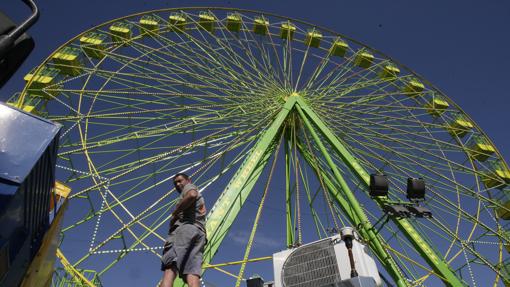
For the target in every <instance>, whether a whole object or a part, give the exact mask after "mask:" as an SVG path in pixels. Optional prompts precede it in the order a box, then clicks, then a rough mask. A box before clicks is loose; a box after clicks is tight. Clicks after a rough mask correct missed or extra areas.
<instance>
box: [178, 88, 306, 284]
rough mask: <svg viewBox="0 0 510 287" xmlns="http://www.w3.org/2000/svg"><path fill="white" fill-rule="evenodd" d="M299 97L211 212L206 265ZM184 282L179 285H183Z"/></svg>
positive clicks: (286, 108) (290, 102)
mask: <svg viewBox="0 0 510 287" xmlns="http://www.w3.org/2000/svg"><path fill="white" fill-rule="evenodd" d="M296 100H297V97H289V99H288V100H287V101H286V103H285V104H284V105H283V108H282V110H281V111H280V112H279V113H278V115H277V116H276V118H275V120H274V121H273V123H272V124H271V126H270V127H269V128H268V129H267V130H266V131H265V132H264V134H263V135H262V136H261V138H260V140H259V141H258V142H257V143H256V145H255V146H254V147H253V149H252V151H251V153H250V154H249V156H248V157H247V158H246V160H245V161H244V162H243V164H242V165H241V167H240V168H239V170H238V171H237V172H236V173H235V175H234V177H233V178H232V179H231V180H230V182H229V184H228V185H227V187H226V188H225V190H224V191H223V193H222V194H221V196H220V197H219V198H218V200H217V201H216V203H215V204H214V206H213V208H212V209H211V211H210V212H209V215H208V217H207V223H206V230H207V237H208V240H209V243H208V244H207V246H206V249H205V252H204V260H203V261H204V264H208V263H209V262H210V261H211V260H212V258H213V256H214V254H215V253H216V251H218V248H219V247H220V245H221V242H222V241H223V239H224V238H225V236H226V234H227V232H228V230H229V228H230V226H231V225H232V223H233V222H234V220H235V218H236V216H237V214H238V213H239V211H240V210H241V208H242V206H243V205H244V203H245V201H246V199H247V198H248V196H249V194H250V192H251V190H252V188H253V186H254V185H255V183H256V182H257V179H258V177H259V176H260V174H261V173H262V170H263V169H264V166H265V165H266V163H267V161H268V159H269V158H270V156H271V151H272V149H273V148H274V140H275V138H277V135H278V134H279V131H280V130H281V127H282V125H283V123H284V121H285V119H286V118H287V116H288V115H289V113H290V111H291V110H292V109H293V107H294V105H295V103H296ZM181 283H182V281H180V282H178V283H177V284H176V286H184V285H181Z"/></svg>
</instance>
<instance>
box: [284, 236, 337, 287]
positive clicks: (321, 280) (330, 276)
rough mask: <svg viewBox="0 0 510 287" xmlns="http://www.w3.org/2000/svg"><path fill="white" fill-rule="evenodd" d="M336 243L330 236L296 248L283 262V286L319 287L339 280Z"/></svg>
mask: <svg viewBox="0 0 510 287" xmlns="http://www.w3.org/2000/svg"><path fill="white" fill-rule="evenodd" d="M334 244H335V241H333V240H331V239H330V238H328V239H324V240H321V241H317V242H315V243H312V244H308V245H305V246H302V247H299V248H297V249H296V250H294V251H293V252H292V253H291V254H290V255H289V257H287V259H286V260H285V263H284V264H283V270H282V281H283V286H284V287H319V286H329V285H334V284H335V283H336V282H339V281H340V273H339V271H338V263H337V259H336V255H335V249H334Z"/></svg>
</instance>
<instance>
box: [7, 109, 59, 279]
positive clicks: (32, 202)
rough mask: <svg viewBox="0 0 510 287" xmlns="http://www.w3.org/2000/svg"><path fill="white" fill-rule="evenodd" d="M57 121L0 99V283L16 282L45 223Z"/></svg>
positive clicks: (37, 248) (53, 168) (46, 221)
mask: <svg viewBox="0 0 510 287" xmlns="http://www.w3.org/2000/svg"><path fill="white" fill-rule="evenodd" d="M60 130H61V126H60V125H58V124H55V123H53V122H50V121H48V120H45V119H43V118H40V117H37V116H35V115H33V114H30V113H26V112H24V111H21V110H18V109H16V108H13V107H11V106H8V105H7V104H5V103H2V102H0V226H1V228H0V266H1V268H0V286H18V285H19V284H20V282H21V280H22V279H23V275H24V274H25V272H26V270H27V268H28V266H29V264H30V262H31V260H32V259H33V258H34V255H35V254H36V253H37V251H38V250H39V247H40V246H41V242H42V239H43V237H44V235H45V233H46V231H47V230H48V228H49V212H48V211H49V210H50V198H51V190H52V188H53V186H54V183H55V164H56V160H57V149H58V141H59V134H60Z"/></svg>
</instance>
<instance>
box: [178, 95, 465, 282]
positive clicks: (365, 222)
mask: <svg viewBox="0 0 510 287" xmlns="http://www.w3.org/2000/svg"><path fill="white" fill-rule="evenodd" d="M293 112H296V113H297V114H298V115H299V118H300V119H301V120H302V122H303V123H304V125H305V127H306V129H307V130H308V131H309V132H310V134H311V135H312V137H313V139H314V141H315V142H316V144H317V145H318V147H319V149H320V151H321V152H322V155H323V156H324V158H325V159H326V161H327V163H328V166H329V168H330V169H331V171H332V172H333V175H334V178H328V176H327V175H325V174H322V176H323V177H324V179H325V181H326V185H327V186H328V190H329V192H330V193H331V195H332V197H333V199H334V200H335V201H336V202H337V203H338V204H339V205H340V207H341V208H342V209H343V211H344V212H345V213H346V215H347V216H348V217H349V218H350V220H351V221H352V222H353V223H355V224H356V225H357V226H358V227H359V228H360V230H359V231H360V233H361V235H362V237H363V238H364V239H365V240H367V241H368V242H369V245H370V247H371V249H372V250H373V252H374V253H375V255H376V256H377V257H378V258H379V259H380V260H381V263H382V264H383V265H384V267H385V268H386V270H387V271H388V273H389V274H390V275H391V276H392V278H393V279H394V280H395V282H396V284H397V286H400V287H404V286H409V284H408V281H407V280H406V279H405V278H404V276H403V274H402V273H401V272H400V271H399V269H398V266H397V265H396V262H395V261H394V258H393V257H392V256H391V254H390V253H389V251H388V250H387V249H386V248H385V246H386V243H385V240H384V239H383V238H382V237H381V236H380V235H378V234H377V233H376V232H375V229H374V227H373V225H372V224H371V222H370V221H369V219H368V218H367V216H366V215H365V213H364V211H363V208H362V206H361V204H360V203H359V202H358V200H357V199H356V197H355V195H354V194H353V192H352V191H351V190H350V188H349V186H348V185H347V183H346V182H345V180H344V179H343V177H342V175H341V174H340V172H339V170H338V168H337V166H336V165H335V164H334V162H333V160H332V159H331V157H330V155H329V154H328V151H327V150H326V148H325V146H324V144H323V143H322V142H321V140H320V137H319V135H318V134H317V131H316V129H317V130H318V131H319V132H320V134H321V135H322V137H324V138H325V139H326V140H327V141H328V142H329V144H330V145H331V146H332V147H333V149H334V152H336V153H337V154H338V155H339V156H340V157H341V158H342V159H343V161H344V162H345V163H346V164H347V166H348V167H349V168H350V169H351V171H352V172H353V173H354V174H355V175H356V176H357V177H358V178H359V179H360V181H361V182H362V183H363V184H364V185H365V187H367V188H368V185H369V181H370V178H369V174H368V173H367V171H366V170H364V168H363V167H362V166H361V165H360V164H359V163H358V161H357V160H356V158H355V157H354V156H353V155H352V154H351V153H350V152H349V151H348V150H347V149H346V148H345V146H344V145H343V144H342V143H341V141H340V140H339V139H338V138H337V137H336V136H335V135H334V134H333V133H332V132H331V131H330V130H329V128H328V127H327V126H326V125H325V124H324V123H323V122H322V121H321V119H320V118H319V117H318V116H317V115H316V114H315V112H314V111H313V110H312V109H311V108H310V107H309V106H308V104H307V103H306V102H305V100H304V99H303V98H302V97H301V96H300V95H299V94H297V93H294V94H292V95H291V96H289V97H288V98H287V99H286V101H285V104H284V105H283V106H282V109H281V111H280V112H279V114H278V115H277V116H276V118H275V120H274V121H273V122H272V124H271V125H270V126H269V128H267V129H266V131H265V132H264V133H263V134H262V135H261V137H260V139H259V140H258V142H257V143H256V145H255V146H254V147H253V148H252V150H251V152H250V154H249V156H248V157H247V158H246V160H245V161H244V162H243V164H242V165H241V167H240V168H239V169H238V170H237V172H236V173H235V175H234V176H233V178H232V179H231V180H230V182H229V183H228V185H227V187H226V188H225V190H224V191H223V193H222V194H221V196H220V197H219V199H218V200H217V201H216V203H215V205H214V206H213V208H212V209H211V211H210V213H209V215H208V218H207V224H206V229H207V234H208V238H209V244H208V245H207V247H206V250H205V252H204V265H205V264H209V263H210V262H211V260H212V258H213V256H214V254H215V253H216V252H217V251H218V248H219V247H220V245H221V243H222V241H223V239H224V238H225V236H226V234H227V232H228V230H229V228H230V227H231V225H232V224H233V222H234V220H235V218H236V216H237V215H238V213H239V211H240V210H241V208H242V206H243V205H244V203H245V201H246V199H247V198H248V195H249V194H250V192H251V191H252V189H253V187H254V185H255V183H256V182H257V179H258V178H259V176H260V175H261V173H262V170H263V169H264V167H265V165H266V163H267V162H268V160H269V158H270V157H271V154H272V151H273V149H274V146H275V142H276V140H277V139H279V138H280V137H279V135H281V133H282V132H283V128H282V126H283V124H284V122H285V120H286V119H287V118H288V117H289V115H290V114H291V113H293ZM299 151H300V152H301V153H302V154H303V156H304V158H305V159H306V160H307V162H308V163H309V164H310V165H311V166H312V164H313V163H312V162H311V156H310V155H309V154H307V151H306V150H305V149H303V148H300V149H299ZM288 169H289V168H288V161H287V168H286V173H288V172H287V170H288ZM335 183H338V185H339V186H338V185H336V184H335ZM287 190H288V189H287ZM374 200H376V202H377V204H378V205H379V206H381V205H382V204H383V203H384V202H383V201H384V200H382V199H374ZM287 213H289V212H287ZM392 219H393V221H394V222H395V224H396V225H397V226H398V227H399V229H400V230H401V231H402V233H403V234H405V236H406V237H407V239H408V240H409V241H410V242H411V243H412V245H413V246H414V248H416V250H417V251H418V252H419V253H420V254H421V255H422V256H423V258H425V260H426V261H427V263H428V264H429V265H430V267H431V268H432V270H433V271H434V272H435V273H436V274H438V276H439V277H440V278H441V279H442V280H443V282H444V283H445V284H446V285H447V286H454V287H457V286H459V287H460V286H466V285H465V284H464V283H463V282H462V280H460V279H459V278H458V277H457V276H456V275H455V274H454V272H453V271H452V270H451V268H450V267H449V266H448V264H447V263H446V262H445V261H444V260H443V259H442V258H441V257H440V256H438V255H437V254H436V252H435V251H434V250H433V249H432V248H431V247H430V246H429V244H428V243H427V242H425V241H424V240H423V239H422V238H421V237H420V235H419V233H418V232H417V231H416V230H415V228H414V227H413V225H412V224H411V223H410V222H409V221H408V220H407V219H405V218H392ZM291 224H292V223H291V221H290V216H287V237H288V238H287V240H288V242H289V240H292V239H291V238H292V235H291V232H290V231H289V230H291V229H292V227H291ZM178 284H180V285H178V286H184V283H183V282H182V281H180V282H179V283H178Z"/></svg>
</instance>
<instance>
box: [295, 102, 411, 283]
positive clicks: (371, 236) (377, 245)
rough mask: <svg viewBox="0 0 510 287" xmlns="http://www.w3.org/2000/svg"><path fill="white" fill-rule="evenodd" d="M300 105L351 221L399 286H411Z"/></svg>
mask: <svg viewBox="0 0 510 287" xmlns="http://www.w3.org/2000/svg"><path fill="white" fill-rule="evenodd" d="M298 102H299V105H298V106H296V108H297V111H298V113H299V115H300V116H301V119H302V120H303V122H304V124H305V126H306V128H307V129H308V131H310V134H311V135H312V137H313V139H314V140H315V142H316V144H317V146H318V147H319V149H320V151H321V152H322V154H323V156H324V159H325V160H326V162H327V163H328V166H329V167H330V169H331V171H332V172H333V175H334V178H335V180H336V182H338V184H339V185H340V189H341V191H342V192H343V195H344V196H345V199H346V200H347V206H345V207H346V208H347V209H348V208H351V209H352V214H353V215H354V216H352V217H351V218H350V219H351V221H352V222H353V223H354V224H356V226H359V227H360V232H361V235H362V236H363V237H364V238H365V239H367V241H368V242H370V244H371V246H372V247H373V248H372V250H373V251H374V252H375V253H377V256H378V257H379V258H382V259H383V260H382V261H381V263H382V264H383V265H384V267H385V268H386V270H387V271H388V272H389V273H390V275H391V276H392V277H393V279H394V280H395V282H396V283H397V286H399V287H406V286H409V285H408V284H407V281H406V280H405V278H404V276H403V275H402V274H401V273H400V271H399V268H398V266H397V264H396V263H395V260H394V259H393V257H391V255H390V254H389V253H388V251H387V250H386V249H385V248H384V245H385V242H384V239H383V238H382V237H381V236H378V235H377V234H376V233H375V231H374V230H375V229H374V228H373V226H372V224H371V223H370V221H369V220H368V218H367V216H366V215H365V213H364V212H363V208H362V207H361V205H360V203H359V202H358V201H357V200H356V197H355V196H354V194H353V192H352V191H351V190H350V188H349V186H348V185H347V183H346V182H345V180H344V179H343V177H342V175H341V174H340V171H339V170H338V168H337V166H336V165H335V163H334V162H333V159H331V156H330V155H329V153H328V151H327V149H326V147H325V146H324V144H323V143H322V141H321V140H320V138H319V135H318V134H317V132H316V131H315V129H314V128H313V126H312V124H311V123H310V120H308V118H307V116H306V115H305V113H304V112H303V110H302V109H301V106H305V104H304V103H303V102H302V101H298ZM334 198H335V199H337V200H338V198H339V196H338V193H336V196H335V195H334ZM338 203H339V204H340V205H342V203H343V204H346V203H344V202H343V201H342V200H339V201H338Z"/></svg>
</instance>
